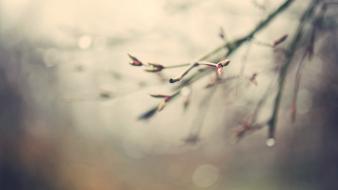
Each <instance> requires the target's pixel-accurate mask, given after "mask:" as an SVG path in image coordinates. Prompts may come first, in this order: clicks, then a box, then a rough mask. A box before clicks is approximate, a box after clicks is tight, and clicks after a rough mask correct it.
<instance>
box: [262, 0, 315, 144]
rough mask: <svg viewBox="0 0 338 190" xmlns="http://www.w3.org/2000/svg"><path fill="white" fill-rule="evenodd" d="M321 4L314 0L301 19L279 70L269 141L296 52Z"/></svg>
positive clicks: (273, 136)
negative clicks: (307, 26)
mask: <svg viewBox="0 0 338 190" xmlns="http://www.w3.org/2000/svg"><path fill="white" fill-rule="evenodd" d="M319 2H320V0H312V2H311V3H310V5H309V7H308V8H307V9H306V10H305V12H304V13H303V15H302V16H301V18H300V21H299V25H298V28H297V31H296V34H295V36H294V37H293V40H292V41H291V43H290V45H289V47H288V48H287V51H286V59H285V62H284V64H283V65H282V67H281V69H280V70H279V74H278V89H277V95H276V98H275V100H274V104H273V112H272V115H271V118H270V120H269V121H268V127H269V130H268V139H274V138H275V130H276V125H277V119H278V112H279V110H280V104H281V100H282V94H283V91H284V85H285V80H286V77H287V74H288V69H289V66H290V65H291V63H292V61H293V58H294V56H295V53H296V50H297V48H298V47H299V45H300V43H301V41H302V38H303V35H304V33H305V25H306V23H307V22H308V21H309V20H310V19H311V18H312V17H313V15H314V13H315V10H316V7H317V5H318V4H319Z"/></svg>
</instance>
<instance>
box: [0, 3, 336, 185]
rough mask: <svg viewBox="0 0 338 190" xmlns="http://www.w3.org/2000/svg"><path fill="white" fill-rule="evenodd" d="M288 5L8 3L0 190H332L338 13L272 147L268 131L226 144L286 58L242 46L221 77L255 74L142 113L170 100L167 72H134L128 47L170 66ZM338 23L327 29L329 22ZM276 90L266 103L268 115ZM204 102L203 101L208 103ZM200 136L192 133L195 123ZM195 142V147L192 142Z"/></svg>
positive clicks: (0, 65) (271, 30) (1, 56)
mask: <svg viewBox="0 0 338 190" xmlns="http://www.w3.org/2000/svg"><path fill="white" fill-rule="evenodd" d="M282 2H283V1H281V0H275V1H272V0H256V1H250V0H248V1H232V0H208V1H206V0H185V1H182V0H124V1H118V0H96V1H92V0H81V1H75V0H73V1H71V0H58V1H56V0H0V189H1V190H7V189H8V190H16V189H18V190H21V189H27V190H30V189H34V190H35V189H44V190H45V189H51V190H54V189H55V190H59V189H65V190H67V189H72V190H77V189H78V190H92V189H98V190H101V189H102V190H106V189H110V190H111V189H118V190H159V189H161V190H162V189H163V190H166V189H168V190H169V189H186V190H188V189H191V190H193V189H210V190H218V189H230V190H249V189H250V190H256V189H257V190H258V189H259V190H264V189H267V190H268V189H269V190H279V189H297V190H298V189H306V190H312V189H328V190H330V189H332V190H333V189H338V186H337V183H336V179H337V177H338V146H337V143H338V140H337V135H338V128H337V127H338V120H337V113H338V106H337V105H338V96H337V95H338V75H337V69H338V65H337V60H338V57H337V54H336V52H337V41H338V40H337V31H336V25H334V24H336V23H337V22H336V18H337V13H336V11H335V10H337V9H336V8H332V9H330V10H329V11H328V15H330V19H331V20H330V23H331V25H330V27H326V28H325V29H326V30H323V31H322V32H321V33H320V34H319V35H318V37H317V42H316V48H315V56H314V58H313V59H312V61H310V62H309V63H307V64H306V66H305V67H304V71H303V73H304V74H303V75H304V77H303V80H302V84H301V88H300V91H299V100H298V101H299V102H298V109H299V110H298V115H297V121H296V122H295V123H291V120H290V104H291V98H292V88H293V86H292V84H293V78H294V73H295V72H294V68H293V67H292V68H291V71H290V74H289V75H290V77H288V78H290V80H287V84H288V85H287V88H286V90H285V93H284V96H283V98H284V99H283V102H282V108H281V109H282V110H281V112H280V117H279V123H278V129H277V139H276V145H275V146H274V147H267V146H266V144H265V141H266V129H264V128H263V129H261V130H259V131H257V132H255V133H253V134H250V135H248V136H246V137H245V138H244V139H242V140H241V141H240V142H239V143H235V144H234V143H232V142H233V141H232V134H233V130H234V128H235V127H238V126H239V125H240V124H241V122H242V121H243V120H244V119H245V117H246V116H247V115H248V114H250V113H251V112H252V110H253V109H254V106H255V105H256V102H257V101H258V99H259V97H261V96H262V94H264V92H265V89H266V88H267V86H268V85H269V83H270V81H271V80H274V75H275V74H276V73H273V72H271V73H267V74H264V73H265V71H266V70H267V68H271V67H272V66H274V65H276V64H278V63H279V62H280V61H281V59H282V58H281V57H280V56H278V55H276V53H275V52H273V51H272V50H271V49H269V48H267V47H264V46H260V45H257V44H256V45H255V44H247V45H243V47H241V48H240V49H239V50H238V51H237V52H236V54H234V55H233V56H232V57H231V64H230V65H229V66H228V67H227V68H226V73H225V74H229V75H231V74H236V73H238V72H239V70H240V68H241V65H242V63H243V62H246V70H245V72H244V73H245V75H247V76H251V75H252V74H253V73H256V72H257V73H263V74H259V75H258V76H257V86H256V85H252V84H250V82H247V81H240V82H233V83H229V84H228V83H227V84H226V85H224V86H222V87H219V88H217V90H216V91H215V92H214V91H213V90H210V89H205V88H204V86H205V84H206V83H207V82H208V80H209V79H210V78H206V79H203V80H201V81H200V82H198V83H197V84H196V85H194V86H193V87H192V88H191V89H189V90H191V93H192V96H191V103H190V106H189V108H188V109H187V110H186V111H185V110H184V109H183V108H182V103H183V100H182V99H178V100H176V101H174V102H172V103H170V105H168V106H167V107H166V108H165V109H164V110H163V111H162V112H160V113H159V114H157V115H156V116H154V117H153V118H151V119H150V120H148V121H139V120H137V117H138V116H139V115H140V114H141V113H143V112H144V111H145V110H147V109H148V108H150V107H151V106H154V105H156V104H157V103H158V100H157V99H153V98H151V97H149V94H168V93H170V89H171V85H170V84H167V78H169V77H172V76H177V74H178V73H181V72H182V71H183V70H182V69H180V68H179V69H173V70H168V71H165V72H163V74H162V75H157V74H153V73H146V72H143V71H142V69H138V68H135V67H131V66H130V65H129V63H128V62H129V58H128V56H127V53H131V54H132V55H135V56H137V57H138V58H140V59H141V60H145V61H147V62H148V61H149V62H155V63H161V64H164V65H174V64H177V63H182V62H183V63H184V62H191V61H192V60H196V59H198V58H199V57H201V56H202V55H204V54H205V53H207V52H209V51H210V50H212V49H214V48H215V47H218V46H219V45H221V44H222V43H224V41H222V39H220V38H219V37H218V34H219V31H220V28H223V30H224V32H225V34H226V36H227V38H228V39H230V40H231V39H236V38H238V37H241V36H243V35H245V34H247V33H248V32H249V31H250V30H252V28H254V27H255V26H256V25H257V23H259V22H260V21H261V20H262V19H263V18H265V17H266V16H267V15H268V13H270V12H271V11H273V10H274V9H275V8H276V7H278V6H279V5H280V4H281V3H282ZM309 2H310V1H308V0H305V1H296V2H295V3H293V4H292V5H291V6H290V8H289V9H287V10H286V11H285V12H283V13H282V14H280V15H279V16H278V18H276V19H275V20H274V21H273V22H272V23H271V24H270V25H269V26H268V27H267V28H266V29H265V30H263V31H262V32H260V33H259V34H258V35H257V36H255V38H257V40H259V41H263V42H272V41H273V40H275V39H276V38H278V37H280V36H282V35H284V34H289V35H292V34H293V31H294V30H295V28H296V27H297V24H298V19H299V17H300V15H301V14H302V12H303V11H304V9H305V8H306V6H307V4H308V3H309ZM332 23H333V24H332ZM272 100H273V99H272V97H271V98H268V99H267V103H266V105H265V106H264V108H263V110H262V111H261V113H260V115H259V118H260V120H264V119H266V118H268V117H269V116H270V114H271V111H272V108H271V103H272ZM206 102H207V103H206ZM196 128H198V129H200V130H199V134H198V139H197V140H196V139H195V140H196V141H198V142H196V143H195V142H194V139H187V137H189V134H190V133H191V131H192V130H194V129H196ZM187 142H188V143H187Z"/></svg>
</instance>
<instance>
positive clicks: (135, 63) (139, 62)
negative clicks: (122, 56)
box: [128, 54, 143, 66]
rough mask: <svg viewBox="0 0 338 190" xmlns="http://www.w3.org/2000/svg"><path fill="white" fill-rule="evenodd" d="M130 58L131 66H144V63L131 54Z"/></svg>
mask: <svg viewBox="0 0 338 190" xmlns="http://www.w3.org/2000/svg"><path fill="white" fill-rule="evenodd" d="M128 56H129V58H130V59H131V62H130V64H131V65H133V66H142V65H143V63H142V62H141V61H140V60H138V59H137V58H136V57H134V56H132V55H130V54H128Z"/></svg>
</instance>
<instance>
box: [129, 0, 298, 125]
mask: <svg viewBox="0 0 338 190" xmlns="http://www.w3.org/2000/svg"><path fill="white" fill-rule="evenodd" d="M293 2H294V0H286V1H284V3H282V4H281V5H280V6H279V7H278V8H277V9H275V10H274V11H272V12H271V13H270V14H269V15H268V16H267V17H266V18H265V19H263V20H262V21H261V22H260V23H258V24H257V25H256V27H254V28H253V29H252V30H251V31H250V32H249V33H248V34H247V35H245V36H243V37H241V38H239V39H236V40H233V41H229V42H226V43H225V44H223V45H221V46H219V47H217V48H215V49H214V50H212V51H210V52H209V53H207V54H206V55H204V56H202V57H201V58H200V59H198V60H197V61H196V62H194V63H192V64H181V65H176V66H164V65H151V66H152V67H154V69H153V71H155V72H159V71H161V70H163V69H165V68H176V67H185V66H189V67H188V69H187V70H186V71H185V72H183V73H182V74H181V75H180V76H179V77H178V78H173V79H170V81H169V82H171V83H173V82H178V81H181V83H180V84H179V85H178V86H176V87H175V88H174V89H175V90H176V91H177V92H179V91H180V90H181V89H182V88H183V87H185V86H189V85H191V84H193V83H194V82H196V81H198V80H199V79H201V78H203V77H204V76H206V75H208V74H210V73H211V72H212V71H213V70H212V69H210V68H208V67H207V68H201V69H199V70H197V71H196V72H195V73H193V74H192V75H191V76H189V77H188V78H186V79H185V80H182V79H183V77H185V76H186V75H187V74H188V73H189V72H190V71H191V70H192V69H193V68H196V67H198V66H200V65H205V64H200V63H199V62H201V61H206V60H208V61H210V62H211V64H215V63H216V64H217V63H221V62H222V60H224V59H225V58H227V57H230V56H231V55H232V54H233V53H235V52H236V51H237V49H239V48H240V47H241V46H242V45H243V44H244V43H246V42H249V41H251V40H252V39H253V37H254V36H255V35H256V34H257V33H258V32H260V31H261V30H263V29H264V28H265V27H267V26H268V25H269V24H270V23H271V21H272V20H273V19H275V18H276V17H277V16H278V15H279V14H281V13H282V12H283V11H284V10H286V9H287V8H288V7H289V6H290V5H291V4H292V3H293ZM224 49H226V50H227V52H226V53H225V55H222V56H217V54H219V53H220V52H221V51H223V50H224ZM129 57H130V58H131V60H132V62H131V65H134V66H146V67H147V65H146V64H144V63H142V62H141V61H140V60H138V59H137V58H136V57H134V56H132V55H129ZM213 57H214V58H213ZM212 58H213V59H212ZM227 64H228V62H227ZM224 65H226V64H224ZM176 97H177V96H175V97H173V98H172V99H171V100H173V99H174V98H176ZM156 107H157V106H154V107H152V108H150V109H149V110H148V111H146V112H144V113H143V114H142V115H141V116H140V117H139V119H142V120H143V119H149V118H151V117H152V116H154V115H155V113H156V110H157V109H156Z"/></svg>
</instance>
